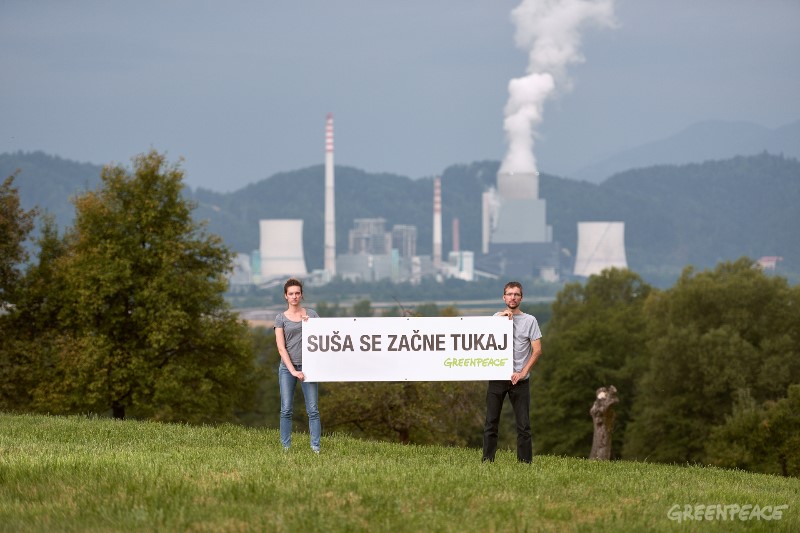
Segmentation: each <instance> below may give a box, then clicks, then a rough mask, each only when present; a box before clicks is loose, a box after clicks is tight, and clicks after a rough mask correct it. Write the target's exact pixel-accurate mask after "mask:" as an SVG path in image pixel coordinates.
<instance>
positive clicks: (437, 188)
mask: <svg viewBox="0 0 800 533" xmlns="http://www.w3.org/2000/svg"><path fill="white" fill-rule="evenodd" d="M441 264H442V178H441V177H439V176H436V177H435V178H433V268H437V269H438V268H439V267H440V266H441Z"/></svg>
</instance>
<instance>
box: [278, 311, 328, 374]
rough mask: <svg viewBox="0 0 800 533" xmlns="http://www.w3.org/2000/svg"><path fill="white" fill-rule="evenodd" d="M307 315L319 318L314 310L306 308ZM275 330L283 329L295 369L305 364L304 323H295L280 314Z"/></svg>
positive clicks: (300, 321)
mask: <svg viewBox="0 0 800 533" xmlns="http://www.w3.org/2000/svg"><path fill="white" fill-rule="evenodd" d="M306 315H308V317H309V318H319V315H318V314H317V312H316V311H314V310H313V309H308V308H306ZM275 328H283V338H284V340H285V341H286V351H287V352H289V359H291V360H292V364H293V365H294V366H295V367H298V366H301V365H302V364H303V321H302V320H298V321H297V322H294V321H292V320H289V319H288V318H286V315H284V314H283V313H278V315H277V316H276V317H275Z"/></svg>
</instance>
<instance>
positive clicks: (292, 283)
mask: <svg viewBox="0 0 800 533" xmlns="http://www.w3.org/2000/svg"><path fill="white" fill-rule="evenodd" d="M289 287H300V294H303V282H301V281H300V280H299V279H297V278H289V279H287V280H286V283H284V284H283V294H288V293H289Z"/></svg>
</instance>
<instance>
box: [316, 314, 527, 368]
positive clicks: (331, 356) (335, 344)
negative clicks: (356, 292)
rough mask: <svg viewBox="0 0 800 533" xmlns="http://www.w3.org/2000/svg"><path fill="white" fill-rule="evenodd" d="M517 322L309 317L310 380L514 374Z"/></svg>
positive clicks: (491, 319) (473, 318) (490, 319)
mask: <svg viewBox="0 0 800 533" xmlns="http://www.w3.org/2000/svg"><path fill="white" fill-rule="evenodd" d="M513 328H514V322H513V321H512V320H508V318H506V317H492V316H488V317H475V316H473V317H433V318H431V317H403V318H400V317H396V318H391V317H387V318H352V317H351V318H309V319H308V320H307V321H306V322H304V323H303V373H304V374H305V375H306V380H308V381H314V382H316V381H485V380H492V379H511V374H512V372H513V359H514V355H513V344H514V337H513Z"/></svg>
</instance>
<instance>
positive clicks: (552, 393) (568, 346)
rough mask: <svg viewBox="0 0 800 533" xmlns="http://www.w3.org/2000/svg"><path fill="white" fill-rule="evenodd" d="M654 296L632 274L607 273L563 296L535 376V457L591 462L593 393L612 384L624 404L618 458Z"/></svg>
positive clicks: (556, 306)
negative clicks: (649, 302)
mask: <svg viewBox="0 0 800 533" xmlns="http://www.w3.org/2000/svg"><path fill="white" fill-rule="evenodd" d="M651 291H652V289H651V287H650V286H649V285H648V284H646V283H645V282H644V281H642V279H641V278H640V277H639V276H638V275H637V274H635V273H634V272H631V271H629V270H619V269H608V270H604V271H603V272H602V273H600V274H598V275H594V276H590V277H589V279H588V280H587V281H586V283H585V284H583V285H582V284H580V283H570V284H567V285H566V286H565V287H564V288H563V289H562V290H561V291H560V292H559V294H558V296H557V298H556V300H555V302H553V305H552V310H553V311H552V313H553V314H552V318H551V319H550V320H549V321H548V322H547V327H546V328H545V331H544V336H543V339H542V342H543V343H544V344H543V345H544V353H543V355H542V358H541V359H540V361H539V362H538V363H537V364H536V366H535V367H534V372H533V374H532V376H533V378H532V379H533V386H532V389H533V391H534V395H535V396H534V400H533V402H532V418H533V420H534V422H535V424H536V427H537V438H536V439H535V443H536V448H537V451H539V452H544V453H554V454H562V455H576V456H581V457H586V456H588V454H589V452H590V450H591V447H592V438H593V433H594V430H593V425H592V419H591V418H590V417H589V416H588V414H587V413H588V411H589V408H590V407H591V405H592V401H593V398H594V394H595V391H596V390H597V389H598V388H600V387H605V386H610V385H613V386H615V387H616V390H617V391H618V394H619V398H620V403H619V405H618V406H617V408H616V409H615V412H616V421H615V426H614V433H613V446H612V450H613V453H614V456H616V457H619V455H620V450H621V449H622V441H623V439H624V435H625V429H626V425H627V423H628V421H629V419H630V409H631V403H632V397H633V396H634V394H635V383H636V381H637V379H638V377H639V376H640V375H641V373H642V372H643V369H644V368H645V364H646V363H645V361H646V360H647V353H646V349H645V344H646V342H645V341H646V325H647V322H646V320H645V317H644V313H643V309H644V304H645V302H646V301H647V298H648V296H649V295H650V293H651Z"/></svg>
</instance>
